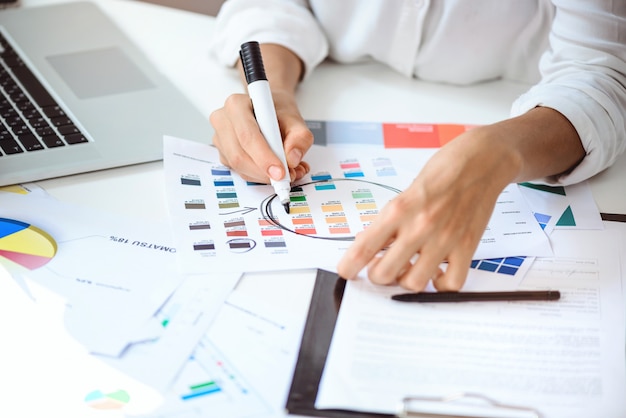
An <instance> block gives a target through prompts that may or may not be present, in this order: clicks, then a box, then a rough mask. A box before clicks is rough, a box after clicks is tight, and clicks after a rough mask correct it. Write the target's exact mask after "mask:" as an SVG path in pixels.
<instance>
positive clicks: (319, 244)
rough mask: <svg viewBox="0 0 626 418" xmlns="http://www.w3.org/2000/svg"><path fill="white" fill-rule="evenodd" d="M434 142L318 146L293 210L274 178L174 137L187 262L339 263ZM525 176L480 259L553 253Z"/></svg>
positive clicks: (178, 222) (171, 183) (173, 202)
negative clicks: (253, 179)
mask: <svg viewBox="0 0 626 418" xmlns="http://www.w3.org/2000/svg"><path fill="white" fill-rule="evenodd" d="M432 152H433V151H431V150H397V149H396V150H394V149H383V148H379V147H358V148H357V147H340V146H336V147H318V146H314V147H313V148H311V149H310V150H309V152H308V153H307V158H306V160H307V161H308V162H309V164H310V165H311V167H312V169H311V173H310V174H309V175H308V176H307V177H305V178H304V179H303V180H302V181H299V182H298V184H295V185H294V186H293V188H292V192H291V212H290V214H287V213H285V211H284V209H283V207H282V205H281V204H280V202H278V201H277V200H276V199H275V195H274V192H273V189H272V188H271V186H268V185H264V184H255V183H248V182H246V181H244V180H243V179H241V178H240V177H239V176H238V175H237V174H236V173H235V172H233V171H231V170H230V169H229V168H227V167H225V166H223V165H222V164H221V163H220V162H219V154H218V151H217V149H215V148H214V147H211V146H208V145H202V144H197V143H193V142H191V141H186V140H184V139H177V138H172V137H165V140H164V163H165V182H166V190H167V195H168V201H169V205H170V215H171V217H170V218H171V220H172V227H173V231H174V236H175V239H176V242H177V248H178V255H179V263H180V268H181V269H182V270H184V271H186V272H189V273H197V272H206V271H212V272H215V271H233V270H237V271H262V270H282V269H294V268H315V267H319V266H328V265H336V263H337V262H338V261H339V259H340V257H341V256H342V255H343V253H344V251H345V250H346V249H347V248H348V246H349V245H350V244H351V243H352V241H353V240H354V236H355V235H356V234H357V233H358V232H360V231H362V230H363V229H365V228H366V227H367V226H368V225H369V224H370V223H371V222H372V221H373V220H374V219H375V218H376V215H377V214H378V213H379V211H380V210H381V209H382V208H383V206H384V205H385V204H386V203H387V202H389V200H391V199H393V198H394V197H395V196H397V194H398V193H400V192H401V191H402V190H403V189H405V188H406V187H407V186H408V185H409V184H410V182H411V181H412V179H413V178H414V177H415V175H416V174H417V172H418V171H419V169H420V168H421V167H422V166H423V165H424V163H425V162H426V161H427V160H428V158H429V157H430V156H431V155H432ZM551 254H552V251H551V248H550V244H549V241H548V239H547V237H546V235H545V234H544V233H543V231H542V230H541V227H540V226H539V224H538V223H537V221H536V220H535V218H534V217H533V214H532V212H531V210H530V208H529V207H528V205H527V203H526V201H525V200H524V199H523V197H522V196H521V193H520V192H519V188H518V186H517V185H510V186H509V187H507V188H506V189H505V190H504V191H503V193H502V194H501V195H500V197H499V199H498V202H497V204H496V207H495V210H494V213H493V215H492V218H491V220H490V223H489V225H488V227H487V229H486V231H485V233H484V236H483V238H482V241H481V243H480V245H479V247H478V250H477V251H476V254H475V258H477V259H483V258H496V257H509V256H547V255H551Z"/></svg>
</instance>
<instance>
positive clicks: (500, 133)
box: [471, 107, 585, 182]
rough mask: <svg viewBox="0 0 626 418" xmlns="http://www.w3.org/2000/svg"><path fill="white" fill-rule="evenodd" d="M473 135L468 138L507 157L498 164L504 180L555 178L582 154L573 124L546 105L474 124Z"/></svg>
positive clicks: (582, 156) (583, 153) (573, 163)
mask: <svg viewBox="0 0 626 418" xmlns="http://www.w3.org/2000/svg"><path fill="white" fill-rule="evenodd" d="M472 136H473V138H471V140H477V141H479V142H480V141H482V149H483V150H485V151H487V152H493V153H494V155H496V156H498V155H502V156H503V158H505V159H506V163H507V167H506V168H505V167H501V168H502V172H503V175H504V176H505V178H504V179H503V180H505V181H506V182H522V181H529V180H536V179H540V178H545V177H554V178H557V177H558V176H559V175H561V174H564V173H567V172H569V171H570V170H572V169H574V168H575V167H576V165H578V163H579V162H580V161H581V160H582V159H583V158H584V156H585V150H584V148H583V146H582V143H581V141H580V138H579V136H578V133H577V132H576V130H575V129H574V127H573V126H572V124H571V123H570V122H569V121H568V120H567V119H566V118H565V117H564V116H563V115H562V114H561V113H559V112H557V111H556V110H554V109H550V108H547V107H537V108H534V109H531V110H530V111H528V112H526V113H525V114H523V115H520V116H518V117H515V118H511V119H507V120H504V121H502V122H498V123H495V124H492V125H487V126H483V127H480V128H476V132H475V133H474V135H472ZM479 148H481V147H480V146H479Z"/></svg>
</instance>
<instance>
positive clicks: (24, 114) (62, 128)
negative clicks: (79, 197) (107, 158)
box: [0, 33, 88, 156]
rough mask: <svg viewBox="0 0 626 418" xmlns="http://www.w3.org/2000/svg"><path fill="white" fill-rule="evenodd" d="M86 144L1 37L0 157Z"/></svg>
mask: <svg viewBox="0 0 626 418" xmlns="http://www.w3.org/2000/svg"><path fill="white" fill-rule="evenodd" d="M85 142H88V140H87V138H86V137H85V135H83V134H82V133H81V132H80V130H79V129H78V127H77V126H76V125H75V124H74V123H73V122H72V120H71V119H70V118H69V117H68V116H67V115H66V114H65V112H64V111H63V110H62V109H61V107H60V106H59V105H58V103H57V102H56V100H55V99H54V98H53V97H52V96H51V95H50V93H48V91H47V90H46V88H45V87H44V86H43V85H42V84H41V82H39V80H38V79H37V78H36V77H35V75H34V74H33V73H32V72H31V70H30V69H29V68H28V67H27V66H26V64H25V63H24V61H22V59H21V58H20V57H19V56H18V55H17V53H16V52H15V50H14V49H13V48H12V47H11V45H9V43H8V42H7V40H6V38H5V37H4V36H3V35H2V34H1V33H0V156H2V155H9V154H19V153H23V152H31V151H39V150H44V149H47V148H58V147H64V146H67V145H75V144H81V143H85Z"/></svg>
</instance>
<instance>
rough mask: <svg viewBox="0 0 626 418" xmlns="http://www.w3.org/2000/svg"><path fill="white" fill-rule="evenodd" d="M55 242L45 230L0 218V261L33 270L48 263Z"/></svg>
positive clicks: (55, 246) (54, 252)
mask: <svg viewBox="0 0 626 418" xmlns="http://www.w3.org/2000/svg"><path fill="white" fill-rule="evenodd" d="M56 252H57V244H56V242H55V241H54V239H53V238H52V237H51V236H50V235H49V234H48V233H46V232H45V231H43V230H41V229H39V228H37V227H36V226H33V225H30V224H27V223H25V222H21V221H16V220H14V219H7V218H0V263H2V264H4V265H5V266H6V265H7V264H8V265H13V266H14V265H15V264H17V265H19V266H22V267H24V268H26V269H28V270H35V269H37V268H39V267H41V266H43V265H45V264H46V263H48V262H49V261H50V260H52V258H53V257H54V255H55V254H56Z"/></svg>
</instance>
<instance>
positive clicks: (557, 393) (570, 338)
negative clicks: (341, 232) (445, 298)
mask: <svg viewBox="0 0 626 418" xmlns="http://www.w3.org/2000/svg"><path fill="white" fill-rule="evenodd" d="M619 239H620V238H619V235H618V234H617V231H615V230H609V229H607V230H588V231H580V230H579V231H567V230H559V231H554V232H553V234H552V235H551V242H552V245H553V248H554V252H555V255H554V256H553V257H549V258H542V257H538V258H537V259H535V261H534V263H533V265H532V266H531V268H530V270H529V271H528V273H527V275H526V277H525V278H524V280H523V281H522V283H521V288H523V289H527V290H530V289H554V290H559V291H561V294H562V297H561V300H559V301H551V302H536V301H535V302H493V303H492V302H489V303H480V302H472V303H456V304H454V303H448V304H419V303H402V302H395V301H392V300H391V299H390V295H392V294H394V293H399V292H400V291H401V290H400V289H398V288H395V287H379V286H374V285H372V284H371V283H369V282H368V281H367V280H358V281H354V282H349V283H348V285H347V287H346V290H345V294H344V297H343V301H342V305H341V309H340V312H339V317H338V321H337V324H336V327H335V332H334V335H333V339H332V343H331V347H330V350H329V355H328V359H327V362H326V367H325V369H324V373H323V377H322V381H321V383H320V390H319V392H318V397H317V401H316V407H317V408H318V409H326V408H339V409H348V410H357V411H370V412H380V413H395V412H396V411H397V406H398V404H400V403H401V401H402V399H403V397H405V396H433V397H445V396H450V395H455V394H458V393H468V392H469V393H478V394H481V395H483V396H487V397H489V398H491V399H494V400H496V401H498V402H500V403H503V404H507V405H517V406H521V407H527V408H531V409H534V410H536V411H539V412H540V413H541V414H542V416H545V417H548V418H550V417H568V418H571V417H589V416H606V417H608V416H611V417H617V416H626V401H625V400H624V393H626V383H625V376H626V370H625V366H624V363H625V359H624V328H625V321H624V300H623V294H622V283H621V272H620V241H619Z"/></svg>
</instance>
